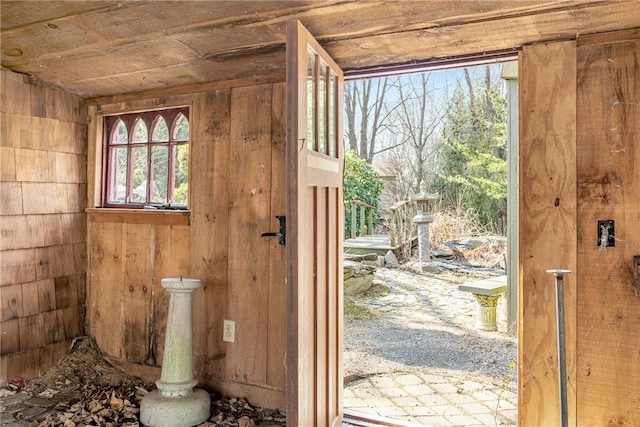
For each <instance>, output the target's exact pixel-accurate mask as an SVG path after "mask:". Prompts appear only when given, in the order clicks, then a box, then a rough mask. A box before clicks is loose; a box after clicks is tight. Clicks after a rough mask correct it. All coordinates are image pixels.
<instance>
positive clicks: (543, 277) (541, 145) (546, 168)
mask: <svg viewBox="0 0 640 427" xmlns="http://www.w3.org/2000/svg"><path fill="white" fill-rule="evenodd" d="M575 70H576V44H575V42H562V43H549V44H540V45H532V46H526V47H525V48H524V49H523V51H522V54H521V58H520V72H519V76H520V81H519V84H520V200H519V203H520V230H519V236H520V272H519V274H520V288H519V311H520V313H519V318H520V329H519V348H518V357H519V367H518V368H519V381H518V385H519V396H518V402H519V411H518V413H519V424H520V425H524V426H540V425H557V424H559V423H560V409H559V398H558V394H559V393H558V362H557V354H558V353H557V341H556V340H557V338H556V313H555V311H556V310H555V287H554V278H553V276H552V275H550V274H548V273H546V272H545V271H546V270H548V269H557V268H562V269H569V270H572V271H573V273H572V274H570V275H568V276H567V277H566V279H565V294H564V301H565V307H564V310H565V326H566V328H565V329H566V343H567V352H566V359H567V376H568V381H567V388H568V410H569V414H568V415H569V425H576V380H575V376H576V365H575V363H576V345H575V342H576V279H577V274H576V267H577V262H576V259H577V254H576V251H577V249H576V220H577V213H576V209H577V207H576V192H577V190H576V188H577V187H576V186H577V183H576V164H575V156H576V129H575V120H576V110H575V105H576V104H575V102H576V72H575Z"/></svg>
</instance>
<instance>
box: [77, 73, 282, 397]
mask: <svg viewBox="0 0 640 427" xmlns="http://www.w3.org/2000/svg"><path fill="white" fill-rule="evenodd" d="M284 98H285V84H284V83H279V84H278V85H275V86H274V85H272V84H265V85H258V86H246V87H239V88H232V89H222V90H212V91H207V92H201V93H195V94H193V95H188V96H187V95H180V96H176V97H168V98H165V99H163V100H162V105H167V104H171V105H174V104H176V103H181V104H182V105H191V110H190V126H191V141H190V173H191V176H192V177H196V178H192V179H191V181H190V183H189V184H190V185H189V193H190V201H189V208H190V209H189V212H171V213H166V212H162V211H139V210H138V211H131V210H129V211H127V210H106V209H93V208H92V209H88V230H89V239H90V242H89V278H90V284H89V294H88V302H89V309H88V315H89V317H90V322H89V324H90V332H91V333H92V334H93V335H94V336H95V337H96V341H97V342H98V344H99V345H100V347H101V348H102V349H103V350H104V351H105V352H106V353H107V354H109V355H110V356H112V357H115V358H117V359H120V360H124V359H126V360H127V361H128V362H132V361H137V362H138V363H141V362H146V363H151V364H158V365H159V364H161V362H162V356H163V346H164V329H165V327H166V315H167V313H166V312H167V305H168V294H167V293H166V291H164V289H162V288H161V287H160V280H161V279H162V278H164V277H179V276H180V275H183V276H185V277H187V276H189V277H193V278H197V279H200V280H201V281H202V285H203V286H202V288H200V289H198V290H197V291H196V292H195V293H194V295H193V332H194V342H193V353H194V370H195V374H196V376H197V377H198V378H199V379H201V380H202V381H204V383H205V384H206V385H207V386H209V387H211V388H213V389H215V390H217V391H219V392H221V393H224V394H234V393H235V394H236V395H237V394H238V393H241V394H242V395H245V396H247V397H248V398H249V399H250V400H251V401H253V402H260V403H261V404H263V405H266V406H276V407H280V408H284V404H285V400H284V396H285V394H284V392H285V375H286V374H285V364H284V358H285V351H286V339H285V337H286V323H285V320H286V319H285V303H286V302H285V283H284V282H285V280H284V277H285V248H284V247H283V246H281V245H279V244H278V239H276V238H262V237H260V234H261V233H263V232H266V231H277V229H278V221H277V220H276V218H275V216H276V215H282V214H284V213H285V209H284V207H285V186H284V182H285V167H284V162H285V159H284V145H285V132H286V127H285V101H284ZM158 102H159V101H158V100H152V99H148V100H140V101H130V102H127V103H126V104H125V103H122V104H117V105H115V104H114V105H105V106H102V105H101V106H100V107H99V108H96V110H101V111H103V112H107V111H109V112H121V111H123V109H125V110H126V109H145V108H149V107H151V108H154V107H157V106H158ZM165 103H166V104H165ZM98 119H99V118H98ZM92 123H93V122H92ZM98 128H99V126H97V125H94V124H92V129H94V130H97V129H98ZM92 139H93V142H92V145H93V144H94V143H96V141H98V140H99V138H98V136H97V134H96V135H93V136H92ZM92 155H93V154H92ZM94 167H96V165H94V164H92V163H90V164H89V168H90V170H89V171H88V176H94V172H93V170H92V169H91V168H94ZM89 194H90V197H91V195H93V194H94V191H93V190H90V191H89ZM136 242H137V243H136ZM141 242H148V246H145V247H144V250H146V251H147V252H148V254H150V255H149V257H148V259H145V260H144V262H142V264H136V263H133V262H132V261H126V260H127V258H126V256H127V254H128V253H132V252H135V253H139V252H140V251H141V250H142V249H143V246H144V243H141ZM131 245H133V246H131ZM133 247H135V248H138V249H140V250H137V249H136V250H129V249H127V248H133ZM137 268H140V271H137V270H136V269H137ZM143 271H144V274H143ZM131 274H134V275H137V276H138V277H139V278H142V277H143V276H146V277H148V278H151V288H152V295H151V296H150V300H149V301H148V304H149V305H148V306H147V305H146V304H147V301H146V300H144V298H146V297H145V296H144V295H138V296H136V297H131V298H128V297H126V296H124V295H123V294H122V293H123V292H124V293H127V292H129V291H128V289H129V288H127V287H126V286H124V285H121V283H124V282H127V283H128V281H130V280H131ZM122 286H124V287H123V288H122V289H123V290H121V287H122ZM134 292H135V290H134ZM105 300H106V301H105ZM142 300H144V301H145V302H144V304H145V305H144V307H138V306H137V305H136V304H139V303H141V301H142ZM109 304H111V305H109ZM131 310H137V314H136V315H135V316H134V315H131V314H130V311H131ZM106 312H108V313H110V316H108V317H107V316H105V315H104V313H106ZM134 318H135V319H137V320H136V322H137V325H138V326H140V327H147V328H148V330H149V332H148V333H146V334H145V333H138V334H136V335H137V338H138V339H139V343H136V345H137V346H138V347H136V348H134V349H133V350H132V347H131V342H130V341H127V337H126V333H124V334H123V332H122V331H123V330H125V329H127V327H126V326H125V323H126V322H131V321H133V320H134ZM114 319H115V321H116V323H118V324H119V325H121V326H120V328H117V330H116V331H114V330H113V329H114V328H113V321H114ZM224 319H230V320H234V321H235V322H236V337H235V338H236V339H235V342H233V343H226V342H224V341H223V340H222V329H223V328H222V325H223V320H224ZM138 326H136V328H138ZM138 329H139V328H138ZM140 338H142V339H140ZM143 356H146V359H145V360H141V359H142V358H143ZM129 364H130V363H129Z"/></svg>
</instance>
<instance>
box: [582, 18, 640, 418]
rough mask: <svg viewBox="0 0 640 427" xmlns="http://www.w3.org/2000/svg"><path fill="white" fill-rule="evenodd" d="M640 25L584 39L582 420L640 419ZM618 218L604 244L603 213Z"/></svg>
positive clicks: (607, 216)
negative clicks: (638, 288) (600, 232)
mask: <svg viewBox="0 0 640 427" xmlns="http://www.w3.org/2000/svg"><path fill="white" fill-rule="evenodd" d="M638 64H640V30H637V31H635V32H628V33H621V34H619V35H618V34H604V35H601V36H596V37H589V38H584V39H582V40H580V39H579V40H578V57H577V75H578V78H577V88H578V96H577V112H578V114H577V130H578V132H577V141H578V156H577V185H578V271H577V274H576V278H577V281H578V293H577V321H578V325H579V328H578V337H577V347H578V348H577V366H576V368H577V373H576V375H577V387H578V400H577V405H578V406H577V411H578V419H579V422H580V425H618V426H621V425H624V426H638V425H640V298H639V297H638V296H636V295H635V294H634V290H633V287H632V283H633V268H632V266H633V256H634V255H640V68H639V67H638ZM603 219H604V220H608V219H612V220H614V221H615V238H616V239H615V240H616V242H615V247H610V248H608V249H607V251H606V252H601V251H599V250H598V246H597V235H596V230H597V221H598V220H603Z"/></svg>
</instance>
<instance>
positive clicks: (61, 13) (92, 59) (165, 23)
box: [2, 0, 640, 118]
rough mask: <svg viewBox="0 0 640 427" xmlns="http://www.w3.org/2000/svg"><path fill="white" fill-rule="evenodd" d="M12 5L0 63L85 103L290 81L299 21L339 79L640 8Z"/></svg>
mask: <svg viewBox="0 0 640 427" xmlns="http://www.w3.org/2000/svg"><path fill="white" fill-rule="evenodd" d="M5 3H6V4H3V6H2V7H3V10H2V12H3V13H2V24H3V25H2V39H3V45H5V46H10V47H14V46H15V47H19V48H20V50H21V52H20V53H21V54H19V55H17V56H10V55H3V57H2V64H3V65H4V66H5V67H9V68H12V69H15V70H17V71H20V72H21V73H24V74H28V75H34V76H37V78H31V81H32V82H33V83H35V84H39V85H45V84H47V85H49V86H54V85H55V86H57V87H64V88H68V89H69V90H70V91H73V92H75V93H79V94H81V95H82V96H84V97H96V96H104V95H119V94H128V93H137V92H140V91H145V90H151V91H161V90H164V89H166V88H175V87H178V86H186V87H189V86H192V85H195V84H200V83H209V82H213V81H226V80H234V81H236V82H240V81H242V80H244V81H245V82H252V84H254V85H256V84H260V82H265V80H264V79H265V78H271V79H273V78H277V79H279V81H282V79H283V76H284V73H285V31H284V23H285V22H286V21H287V20H288V19H300V20H301V21H302V22H303V23H304V24H305V25H306V26H307V27H308V28H309V30H310V31H311V33H312V34H314V35H316V37H317V38H318V40H320V42H321V43H322V45H323V46H324V47H325V49H326V50H327V51H328V52H329V53H330V54H331V55H332V56H333V57H334V58H336V60H337V61H338V63H339V64H340V65H341V66H342V68H343V69H345V70H356V69H360V68H371V67H384V66H388V65H397V64H411V65H412V64H415V63H416V62H421V61H425V60H433V59H441V58H451V57H455V56H461V55H469V54H478V53H485V54H486V52H492V51H497V50H513V49H518V48H520V47H521V46H523V45H525V44H531V43H540V42H545V41H557V40H566V39H575V38H576V37H578V36H582V35H585V34H592V33H597V32H602V31H613V30H619V29H625V28H633V27H637V26H638V20H637V14H638V13H639V11H640V9H639V8H640V6H639V5H638V3H637V2H635V1H632V0H629V1H622V0H619V1H607V2H603V1H597V0H568V1H563V2H546V1H526V2H524V1H518V2H513V1H482V2H469V1H447V2H446V3H445V5H444V6H443V3H442V2H441V1H438V0H432V1H427V0H422V1H400V2H388V1H380V0H376V1H357V2H345V1H338V0H324V1H313V2H309V1H292V2H291V1H287V2H282V1H251V2H218V1H199V2H178V3H176V2H161V3H152V4H147V3H143V2H132V3H117V2H107V3H102V2H101V3H96V2H94V1H82V2H80V1H78V2H74V3H73V4H65V5H66V6H65V7H63V6H61V4H64V3H61V2H55V1H50V2H46V3H41V4H40V3H39V4H40V5H41V6H40V7H34V4H33V3H32V2H30V1H11V2H5ZM43 22H44V23H46V25H43V24H42V23H43ZM125 28H126V29H127V31H124V30H123V29H125ZM478 35H482V37H478ZM53 41H55V43H53ZM9 52H11V50H9ZM105 52H108V54H105ZM133 57H135V58H136V60H135V61H131V60H130V59H131V58H133ZM273 81H274V80H270V82H273ZM49 90H50V92H53V91H54V89H52V88H51V89H49ZM50 92H45V102H43V103H37V104H36V106H37V109H36V110H35V113H34V114H37V115H38V117H46V118H52V117H62V116H61V115H55V114H54V113H55V106H56V105H57V104H56V102H52V101H58V100H59V98H57V97H56V98H52V99H49V95H50ZM174 94H175V93H174ZM8 96H9V95H8ZM156 96H157V97H162V96H165V94H163V93H160V94H157V95H156ZM11 97H14V98H15V97H16V95H11ZM27 106H30V104H27Z"/></svg>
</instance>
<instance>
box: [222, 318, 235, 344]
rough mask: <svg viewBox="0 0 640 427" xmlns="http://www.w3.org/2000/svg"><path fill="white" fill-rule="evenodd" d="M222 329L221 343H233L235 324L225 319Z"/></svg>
mask: <svg viewBox="0 0 640 427" xmlns="http://www.w3.org/2000/svg"><path fill="white" fill-rule="evenodd" d="M222 327H223V331H222V341H226V342H234V341H235V340H236V322H234V321H233V320H226V319H225V321H224V324H223V326H222Z"/></svg>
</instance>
